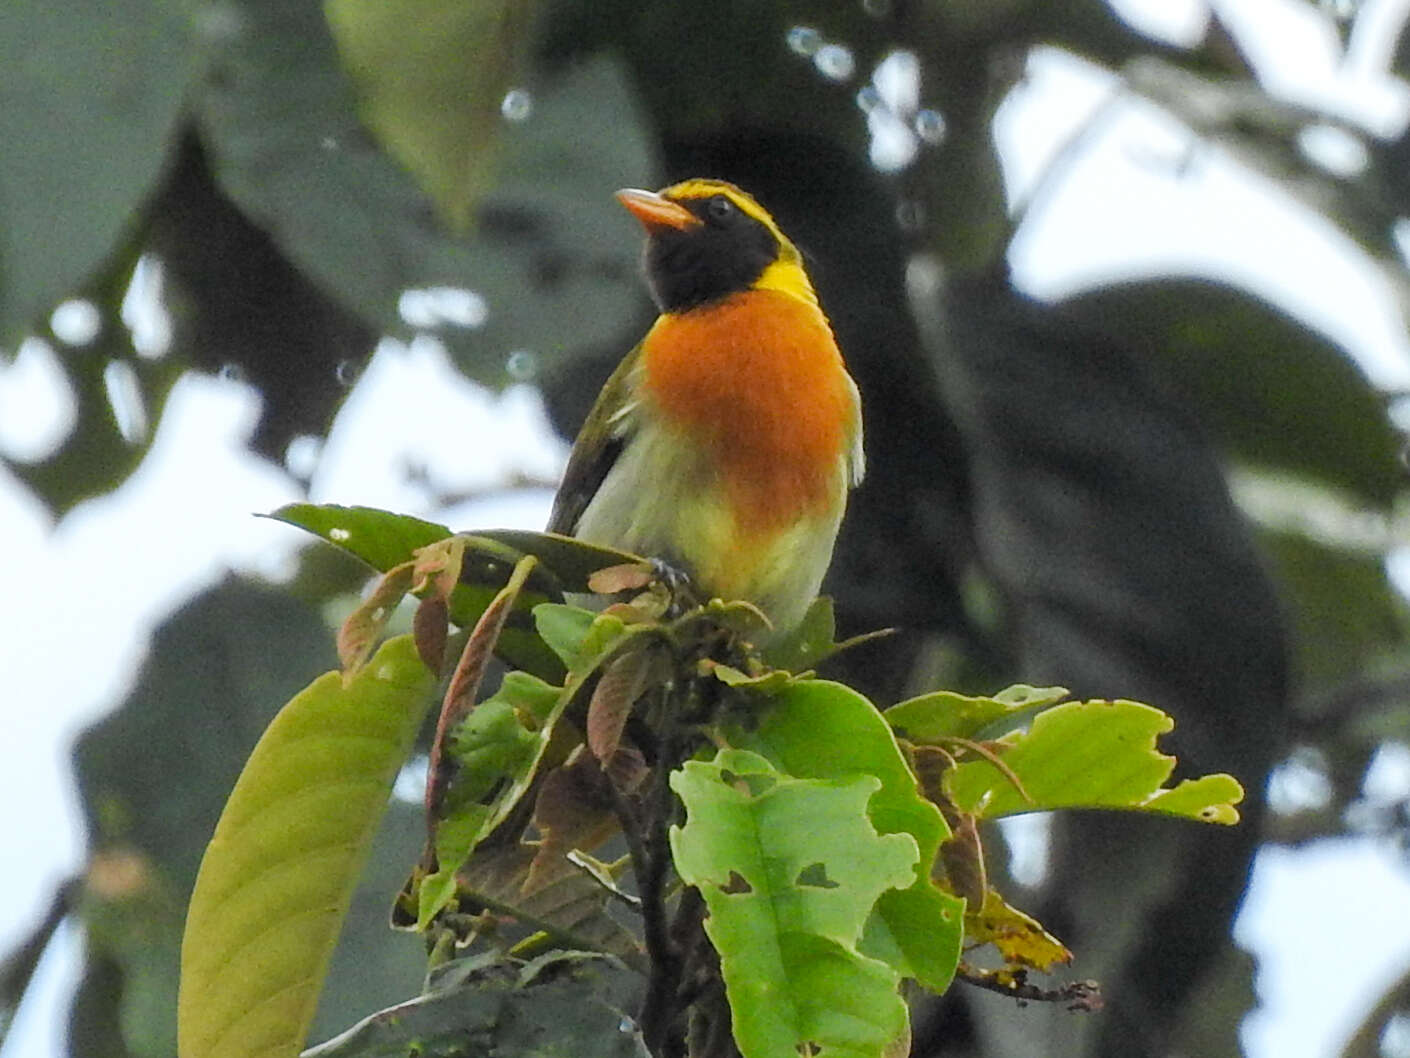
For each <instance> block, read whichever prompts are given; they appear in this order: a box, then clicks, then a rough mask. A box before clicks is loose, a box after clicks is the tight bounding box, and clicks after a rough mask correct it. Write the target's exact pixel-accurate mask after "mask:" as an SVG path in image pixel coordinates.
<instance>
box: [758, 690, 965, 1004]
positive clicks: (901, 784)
mask: <svg viewBox="0 0 1410 1058" xmlns="http://www.w3.org/2000/svg"><path fill="white" fill-rule="evenodd" d="M769 703H770V704H769V707H768V708H766V709H764V710H763V711H762V712H761V713H760V715H759V717H758V720H757V724H756V725H755V726H754V728H753V730H752V731H740V732H737V733H732V735H731V738H732V739H733V744H735V745H738V746H741V747H743V748H746V749H751V750H754V751H756V752H758V753H760V754H762V755H763V756H765V757H767V758H768V759H769V760H770V762H771V763H772V764H773V765H774V766H775V767H777V768H778V769H779V770H780V771H782V772H785V773H787V774H789V775H792V776H795V777H797V778H802V779H829V780H843V779H850V778H855V777H857V776H874V777H875V778H876V780H877V781H879V782H880V784H881V785H880V789H878V790H877V792H876V793H875V794H874V795H873V796H872V798H871V800H870V801H869V802H868V804H867V817H868V819H869V820H870V821H871V824H872V825H873V826H874V827H875V828H876V830H877V831H878V832H879V833H881V834H909V835H910V836H911V837H912V838H913V839H914V840H915V842H916V846H917V848H918V849H919V853H920V858H919V869H918V870H917V871H916V872H915V873H914V874H913V875H912V878H911V879H910V880H909V881H908V882H907V884H906V885H905V886H900V887H897V888H896V889H893V890H890V891H888V892H886V893H884V894H883V895H882V896H881V899H880V900H879V901H878V902H877V905H876V911H875V914H874V916H873V919H872V921H870V922H868V924H867V929H866V936H865V942H864V944H863V948H862V950H863V951H865V952H866V953H867V954H869V955H874V956H876V957H878V958H884V959H886V961H887V962H889V963H890V964H891V965H892V966H893V967H895V968H896V969H897V970H898V971H899V972H900V973H901V974H902V975H903V976H906V977H914V978H915V979H916V980H918V981H920V983H921V984H923V985H924V986H925V987H926V988H929V989H930V990H932V991H935V992H943V991H944V990H945V989H946V988H948V987H949V985H950V981H951V979H952V978H953V977H954V973H955V967H956V966H957V965H958V963H959V958H960V945H961V942H962V940H963V925H962V916H963V914H964V901H963V900H960V899H958V898H956V897H955V896H953V895H951V894H949V893H946V892H944V891H942V890H941V889H939V888H937V887H936V886H935V885H934V883H933V882H932V881H931V879H930V865H931V864H932V863H933V862H934V861H935V857H936V855H937V851H938V849H939V847H940V843H941V842H942V841H944V840H945V839H946V838H948V837H950V831H949V828H948V827H946V825H945V821H944V819H943V818H942V817H941V814H940V811H939V809H938V808H937V807H936V806H935V805H933V804H931V803H930V802H929V801H927V800H926V799H925V798H924V797H922V796H921V795H920V793H919V792H918V791H917V789H916V780H915V776H914V775H913V774H912V773H911V770H910V767H909V766H908V765H907V763H906V760H905V758H904V757H903V756H902V754H901V750H900V747H899V746H898V745H897V744H896V738H895V736H894V735H893V734H892V732H891V730H890V728H889V727H888V726H887V724H886V720H885V719H884V718H883V717H882V715H881V714H880V713H879V712H877V710H876V707H875V706H874V705H872V704H871V702H869V701H868V700H867V699H866V698H864V697H863V696H862V695H860V694H858V693H857V692H856V691H854V690H852V689H851V688H850V687H846V686H843V685H842V684H840V683H833V682H830V681H828V680H794V681H792V682H790V683H788V684H787V685H786V686H784V687H782V688H779V689H778V690H776V691H774V692H773V693H772V694H771V695H770V697H769Z"/></svg>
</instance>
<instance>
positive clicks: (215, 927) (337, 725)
mask: <svg viewBox="0 0 1410 1058" xmlns="http://www.w3.org/2000/svg"><path fill="white" fill-rule="evenodd" d="M433 682H434V681H433V680H432V677H431V675H430V673H429V672H428V671H427V670H426V668H425V666H424V665H422V664H421V661H420V660H419V659H418V658H417V656H416V651H415V648H414V646H413V645H412V643H411V640H410V639H409V638H408V637H401V638H398V639H394V640H391V641H389V642H388V643H387V644H385V645H384V646H383V647H382V648H381V650H379V651H378V652H377V654H376V656H375V657H374V658H373V659H372V661H371V662H370V663H369V664H368V665H367V667H366V668H365V669H364V670H363V671H362V673H360V674H359V675H358V676H357V677H356V678H355V679H354V680H353V681H351V682H350V683H349V684H348V685H347V686H346V687H345V686H344V685H343V679H342V676H341V675H340V674H338V673H327V674H325V675H324V676H321V677H319V678H318V679H317V680H315V681H314V682H313V683H312V684H311V685H310V686H309V687H308V688H307V689H306V690H304V691H303V692H301V693H300V694H298V695H296V696H295V697H294V698H293V699H292V700H291V701H290V702H289V704H288V705H286V706H285V707H284V709H283V710H281V712H280V714H279V715H278V717H276V718H275V720H274V722H273V723H272V724H271V725H270V726H269V729H268V730H267V731H266V732H265V734H264V737H263V738H261V739H260V742H259V744H258V745H257V746H256V747H255V750H254V752H253V753H252V754H251V755H250V759H249V761H248V763H247V764H246V766H245V770H244V771H243V772H242V773H241V776H240V779H239V781H238V782H237V783H236V784H235V789H234V791H233V792H232V793H231V795H230V799H229V801H228V802H227V803H226V807H225V811H224V813H223V814H222V816H221V819H220V823H219V824H217V826H216V831H215V835H214V837H212V839H211V843H210V846H209V847H208V849H207V851H206V856H205V859H204V860H203V861H202V863H201V870H200V873H199V874H198V876H197V879H196V888H195V891H194V893H193V894H192V897H191V905H190V908H189V910H188V913H187V919H186V933H185V937H184V939H183V942H182V970H181V996H180V1001H179V1004H178V1010H177V1018H178V1037H179V1048H180V1052H181V1054H182V1055H183V1056H184V1058H244V1056H253V1055H261V1056H265V1058H277V1056H279V1055H287V1056H292V1055H294V1054H297V1053H298V1050H299V1048H300V1047H301V1046H302V1044H303V1041H304V1036H305V1034H306V1033H307V1030H308V1026H309V1023H310V1021H311V1020H312V1018H313V1014H314V1009H315V1004H316V1003H317V1000H318V994H319V991H320V989H321V988H322V984H323V977H324V974H325V972H326V970H327V966H328V960H329V958H330V957H331V955H332V952H333V946H334V943H335V942H336V940H337V937H338V931H339V928H340V927H341V925H342V920H343V916H344V914H345V913H346V911H347V907H348V904H349V901H350V900H351V898H352V892H353V888H354V886H355V884H356V882H357V878H358V875H359V873H360V871H361V868H362V863H363V860H364V858H365V856H366V853H367V851H368V848H369V847H370V844H371V840H372V836H373V834H374V832H375V831H376V829H377V822H378V820H379V819H380V818H381V816H382V812H383V809H384V808H385V805H386V801H387V795H388V792H389V791H390V788H391V783H392V779H393V778H394V777H395V775H396V773H397V770H398V768H399V767H400V766H401V764H402V763H403V761H404V760H405V759H406V755H407V753H408V752H409V751H410V748H411V744H412V740H413V739H414V738H415V735H416V732H417V730H418V729H419V727H420V723H421V719H422V717H423V715H424V714H425V710H426V707H427V705H428V704H429V701H430V693H431V690H432V688H433Z"/></svg>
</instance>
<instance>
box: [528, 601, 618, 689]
mask: <svg viewBox="0 0 1410 1058" xmlns="http://www.w3.org/2000/svg"><path fill="white" fill-rule="evenodd" d="M534 624H535V625H536V626H537V627H538V632H539V636H540V637H541V638H542V639H543V641H544V642H545V643H547V644H548V646H549V648H550V649H551V650H552V651H553V652H554V653H555V654H557V655H558V657H559V658H561V659H562V661H563V664H565V665H567V666H568V671H569V672H571V673H572V674H573V675H574V676H582V675H583V674H585V673H587V672H589V671H591V669H592V668H593V666H594V665H595V664H596V663H597V662H599V661H601V660H602V658H603V657H604V656H605V655H606V653H607V651H608V650H609V649H611V647H613V646H614V645H616V643H617V642H618V641H619V640H620V639H621V638H622V636H623V635H624V634H626V633H627V625H626V624H625V623H623V621H622V620H621V619H620V618H617V617H613V616H612V615H611V614H599V613H594V612H592V611H591V610H584V609H583V608H582V607H580V606H566V605H563V604H561V603H543V604H541V605H539V606H535V607H534Z"/></svg>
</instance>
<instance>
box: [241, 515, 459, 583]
mask: <svg viewBox="0 0 1410 1058" xmlns="http://www.w3.org/2000/svg"><path fill="white" fill-rule="evenodd" d="M267 517H269V518H273V519H274V520H275V521H279V522H286V523H288V524H289V525H294V526H298V528H300V529H304V530H307V531H308V532H310V533H312V534H313V535H314V536H317V537H321V538H322V539H324V540H326V541H328V542H329V543H330V544H334V545H335V546H337V547H340V548H342V549H343V550H344V551H346V552H348V554H350V555H356V556H357V557H358V558H360V559H362V561H364V562H366V563H367V564H368V565H369V566H371V567H372V568H373V569H375V570H380V571H381V572H383V573H385V572H387V570H389V569H391V568H392V567H393V566H398V565H401V563H403V562H407V561H410V559H411V556H412V552H414V551H415V550H416V549H417V548H421V547H425V546H427V545H428V544H434V543H435V542H436V541H437V540H444V539H445V538H446V537H448V536H450V535H451V531H450V530H449V529H448V528H446V527H445V526H444V525H440V524H438V523H436V522H428V521H425V520H424V519H421V518H415V517H412V516H411V515H409V514H393V513H392V512H391V511H383V510H378V509H377V508H376V507H344V506H341V505H340V504H336V503H289V504H285V505H284V506H283V507H280V508H279V509H278V510H277V511H274V512H272V513H271V514H269V515H268V516H267Z"/></svg>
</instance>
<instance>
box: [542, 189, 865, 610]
mask: <svg viewBox="0 0 1410 1058" xmlns="http://www.w3.org/2000/svg"><path fill="white" fill-rule="evenodd" d="M617 198H618V200H619V201H620V202H621V203H622V205H624V206H625V207H626V208H627V209H628V210H630V211H631V213H632V214H633V215H634V216H635V217H636V218H637V220H638V221H640V222H641V224H642V226H643V227H644V228H645V229H646V236H647V239H646V249H645V255H644V260H645V271H646V280H647V283H648V285H649V286H650V288H651V295H652V298H653V299H654V300H655V302H656V305H657V308H658V309H659V310H660V316H659V317H658V318H657V320H656V322H655V324H654V325H653V326H652V327H651V329H650V330H649V331H648V332H647V333H646V336H645V337H644V338H643V339H642V340H641V342H640V344H638V345H637V347H636V348H635V349H633V350H632V351H631V352H630V353H629V354H628V355H627V356H626V358H625V359H624V360H623V361H622V363H621V364H620V365H619V366H618V367H617V369H616V371H614V372H613V374H612V376H611V378H609V379H608V380H607V384H606V385H605V386H604V387H603V389H602V393H601V394H600V395H599V396H598V398H597V403H596V404H595V405H594V406H593V409H592V411H591V413H590V414H589V415H588V417H587V421H586V422H585V423H584V424H583V428H582V431H581V432H580V433H579V434H578V439H577V441H576V443H575V444H574V446H573V452H572V455H571V456H570V458H569V460H568V469H567V471H566V473H565V476H564V479H563V484H562V486H561V487H560V489H559V491H558V496H557V498H556V499H555V501H554V505H553V513H552V515H551V516H550V519H549V526H548V528H549V530H550V531H552V532H560V533H567V534H570V535H573V536H576V537H578V538H580V539H582V540H586V541H589V542H592V543H600V544H608V545H612V546H614V547H620V548H623V549H625V550H629V551H633V552H635V553H637V554H641V555H647V556H649V557H652V558H659V559H662V560H664V561H665V562H666V563H668V564H669V565H670V566H672V567H674V568H678V569H681V570H683V571H684V572H685V573H686V574H687V575H688V576H689V577H690V578H691V581H692V583H693V584H694V586H695V587H696V588H697V589H698V591H699V593H700V594H703V595H705V596H718V597H720V598H724V599H746V600H749V601H750V602H753V603H754V604H756V605H757V606H758V607H759V608H760V609H761V610H763V611H764V613H765V614H767V615H768V617H769V619H770V621H771V622H772V624H773V626H774V631H775V634H778V633H781V632H783V631H786V630H788V629H791V628H793V627H794V626H796V625H797V623H798V622H799V621H800V620H801V618H802V616H803V613H804V612H805V611H806V609H807V607H808V605H809V604H810V603H811V602H812V601H813V598H814V597H815V596H816V595H817V592H818V587H819V585H820V584H821V583H822V579H823V574H824V573H825V572H826V571H827V567H828V564H829V563H830V562H831V560H832V548H833V543H834V542H835V540H836V538H837V529H838V526H839V525H840V524H841V521H842V512H843V509H844V508H845V506H846V501H847V490H848V488H849V487H850V486H852V485H855V484H857V483H858V482H859V481H861V478H862V470H863V458H862V418H861V405H860V402H859V400H858V397H857V387H856V384H855V383H854V382H853V381H852V379H851V376H849V375H848V374H847V370H846V368H845V367H844V366H843V363H842V356H841V354H840V353H839V352H838V349H837V343H836V341H835V340H834V338H833V336H832V328H831V327H830V326H829V325H828V321H827V317H826V316H824V315H823V312H822V309H821V308H820V307H819V306H818V298H817V294H816V293H814V291H813V285H812V283H810V282H809V281H808V275H807V273H806V272H805V271H804V270H803V260H802V257H801V255H800V254H799V253H798V250H797V248H796V247H794V245H793V244H792V243H791V242H789V241H788V238H787V237H786V236H785V235H784V234H783V232H781V231H780V230H779V228H778V225H777V224H776V223H775V222H774V219H773V218H772V217H771V216H769V214H768V212H767V211H765V210H764V208H763V207H762V206H760V205H759V203H758V202H756V201H755V200H754V199H753V198H752V197H751V196H749V195H748V194H746V193H745V192H743V191H741V190H740V189H739V188H737V187H735V186H734V185H733V184H728V183H724V182H723V181H718V180H686V181H684V182H683V183H679V184H673V185H672V186H670V187H667V188H665V189H664V190H662V191H660V192H659V193H653V192H650V191H638V190H631V189H628V190H623V191H619V192H617Z"/></svg>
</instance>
